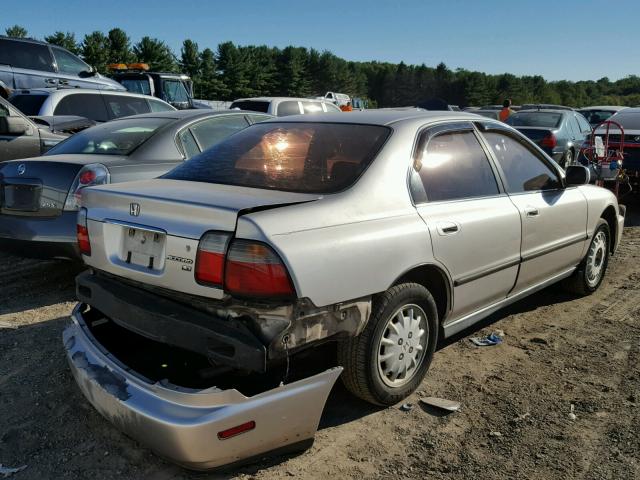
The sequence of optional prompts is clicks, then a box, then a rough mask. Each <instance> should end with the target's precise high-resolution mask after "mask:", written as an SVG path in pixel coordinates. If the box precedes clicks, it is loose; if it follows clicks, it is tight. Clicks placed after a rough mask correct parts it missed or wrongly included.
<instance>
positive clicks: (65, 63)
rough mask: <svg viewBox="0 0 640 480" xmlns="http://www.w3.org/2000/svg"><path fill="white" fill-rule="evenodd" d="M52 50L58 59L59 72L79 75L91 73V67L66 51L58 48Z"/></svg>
mask: <svg viewBox="0 0 640 480" xmlns="http://www.w3.org/2000/svg"><path fill="white" fill-rule="evenodd" d="M51 50H53V56H54V57H55V58H56V63H57V64H58V71H59V72H62V73H68V74H69V75H78V74H79V73H80V72H86V71H89V65H87V64H86V63H84V62H83V61H82V60H80V59H79V58H78V57H76V56H75V55H72V54H71V53H69V52H67V51H66V50H63V49H62V48H56V47H51Z"/></svg>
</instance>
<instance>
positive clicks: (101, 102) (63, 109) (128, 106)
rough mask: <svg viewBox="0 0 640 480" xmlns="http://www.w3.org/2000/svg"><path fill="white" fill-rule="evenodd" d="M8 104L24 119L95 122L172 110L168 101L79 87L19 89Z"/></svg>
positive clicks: (135, 94)
mask: <svg viewBox="0 0 640 480" xmlns="http://www.w3.org/2000/svg"><path fill="white" fill-rule="evenodd" d="M9 101H10V102H11V103H12V104H13V105H14V106H15V107H17V108H18V109H19V110H20V111H22V113H24V114H25V115H27V116H49V115H76V116H79V117H85V118H89V119H91V120H93V121H95V122H107V121H109V120H113V119H114V118H120V117H128V116H130V115H139V114H141V113H149V112H166V111H168V110H175V108H174V107H172V106H171V105H169V104H168V103H167V102H164V101H162V100H160V99H158V98H154V97H150V96H149V95H140V94H137V93H129V92H117V91H102V90H88V89H80V88H73V89H59V90H53V89H52V90H49V89H41V90H20V91H17V92H16V93H15V94H14V95H12V96H11V97H10V98H9Z"/></svg>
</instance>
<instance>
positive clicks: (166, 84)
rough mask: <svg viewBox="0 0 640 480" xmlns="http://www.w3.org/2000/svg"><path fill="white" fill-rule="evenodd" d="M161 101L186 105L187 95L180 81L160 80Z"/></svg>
mask: <svg viewBox="0 0 640 480" xmlns="http://www.w3.org/2000/svg"><path fill="white" fill-rule="evenodd" d="M162 92H163V96H164V98H163V100H164V101H165V102H170V103H174V102H175V103H188V102H189V94H188V93H187V89H186V88H184V85H183V83H182V82H181V81H180V80H162Z"/></svg>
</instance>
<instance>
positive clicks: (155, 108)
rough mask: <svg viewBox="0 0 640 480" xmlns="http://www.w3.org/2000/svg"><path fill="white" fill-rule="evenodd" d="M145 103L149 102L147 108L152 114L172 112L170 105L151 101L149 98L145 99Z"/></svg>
mask: <svg viewBox="0 0 640 480" xmlns="http://www.w3.org/2000/svg"><path fill="white" fill-rule="evenodd" d="M147 102H149V108H150V109H151V111H152V112H172V111H173V110H174V108H173V107H172V106H171V105H168V104H166V103H165V102H160V101H158V100H152V99H150V98H148V99H147Z"/></svg>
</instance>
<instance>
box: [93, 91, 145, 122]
mask: <svg viewBox="0 0 640 480" xmlns="http://www.w3.org/2000/svg"><path fill="white" fill-rule="evenodd" d="M103 96H104V101H105V103H106V104H107V111H108V112H109V115H110V116H111V118H120V117H128V116H130V115H139V114H141V113H149V112H150V111H151V108H150V107H149V104H148V103H147V100H146V99H145V98H138V97H127V96H124V95H123V96H119V95H103Z"/></svg>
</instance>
